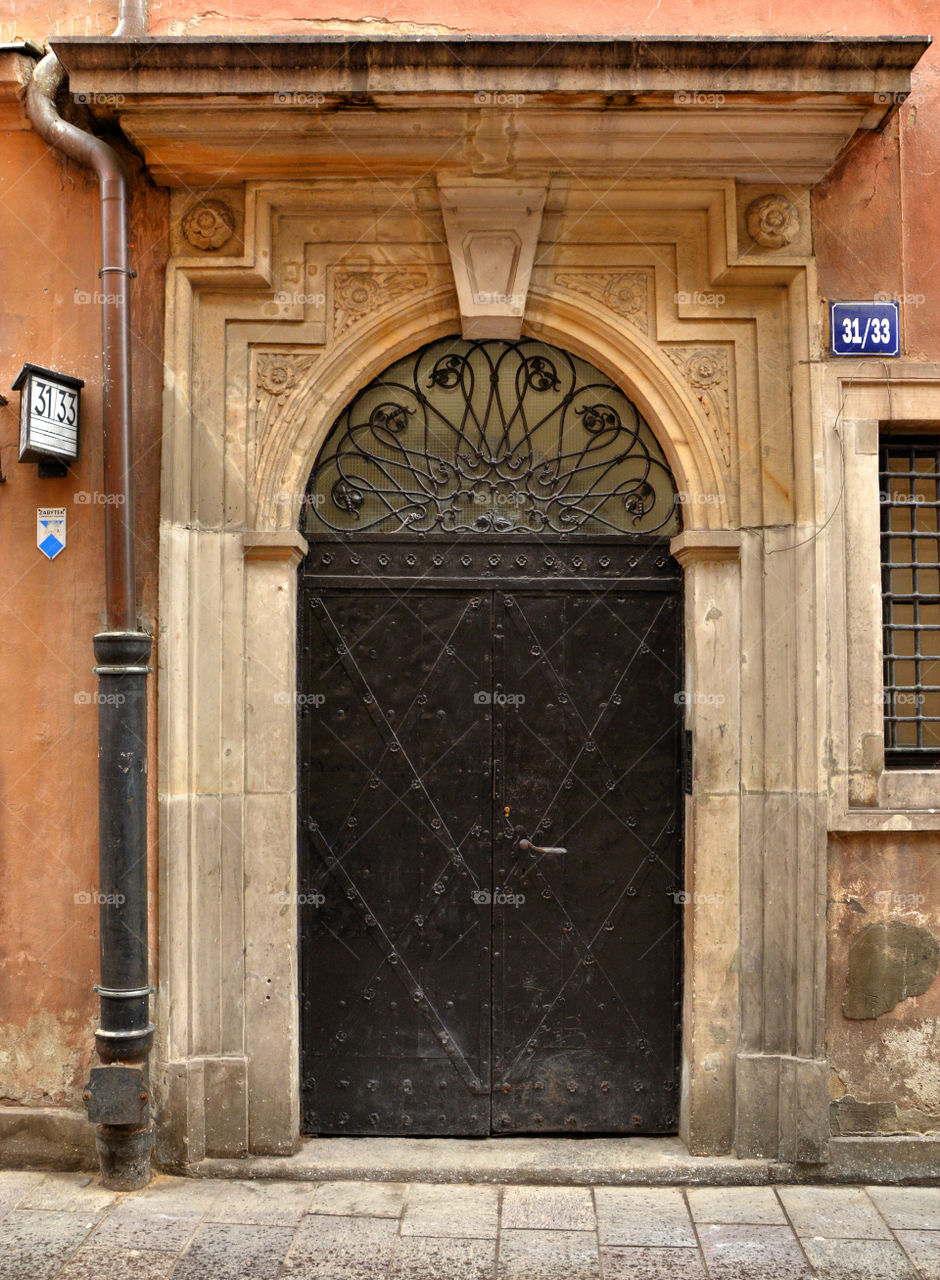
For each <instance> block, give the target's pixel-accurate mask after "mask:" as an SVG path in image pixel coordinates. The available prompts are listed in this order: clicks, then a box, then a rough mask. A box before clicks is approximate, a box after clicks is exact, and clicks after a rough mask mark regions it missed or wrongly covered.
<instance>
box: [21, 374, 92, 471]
mask: <svg viewBox="0 0 940 1280" xmlns="http://www.w3.org/2000/svg"><path fill="white" fill-rule="evenodd" d="M84 385H85V384H84V382H83V381H82V380H81V378H73V377H71V376H70V375H69V374H67V373H56V372H55V371H54V370H52V369H44V368H43V367H42V365H38V364H24V365H23V367H22V369H21V370H20V371H19V373H18V374H17V375H16V379H15V381H14V383H13V387H12V390H14V391H18V392H19V393H20V462H38V463H39V474H40V476H45V477H48V476H64V475H65V474H66V472H67V470H68V467H67V464H68V463H69V462H74V461H75V459H76V458H77V457H78V410H79V396H80V394H81V388H82V387H83V386H84Z"/></svg>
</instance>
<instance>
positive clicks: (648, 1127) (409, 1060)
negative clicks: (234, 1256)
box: [298, 538, 681, 1134]
mask: <svg viewBox="0 0 940 1280" xmlns="http://www.w3.org/2000/svg"><path fill="white" fill-rule="evenodd" d="M300 595H301V604H300V609H301V629H300V662H299V672H298V689H299V702H300V811H301V831H300V837H301V877H300V894H301V898H300V921H301V962H302V1001H303V1019H302V1031H303V1108H304V1127H305V1129H306V1130H307V1131H308V1132H318V1133H351V1134H355V1133H376V1134H485V1133H490V1132H494V1133H520V1132H530V1133H539V1132H546V1133H547V1132H568V1133H631V1132H633V1133H637V1132H639V1133H661V1132H670V1131H674V1130H675V1127H676V1109H677V1095H676V1088H677V1062H678V1058H677V1048H678V1046H677V1029H678V1018H679V1006H678V992H679V972H680V971H679V960H680V956H679V944H680V929H679V923H680V911H679V909H678V906H677V903H676V892H675V891H676V889H677V888H678V886H679V885H680V884H681V874H680V864H681V834H680V831H681V815H680V808H681V794H680V784H679V777H678V770H677V764H678V742H679V719H680V717H679V715H678V708H677V705H676V698H675V694H676V691H677V689H678V687H679V672H680V670H681V655H680V644H681V628H680V608H679V578H678V567H677V566H676V564H675V562H674V561H672V560H671V559H670V558H669V556H668V553H667V552H666V550H665V549H664V547H663V545H662V543H661V542H660V541H658V540H656V539H646V540H634V541H633V542H632V543H627V542H625V540H616V541H615V540H594V541H593V542H590V543H587V542H583V543H580V544H577V545H574V544H570V545H564V544H560V545H559V546H558V547H557V548H548V549H546V546H545V545H544V544H542V543H535V542H532V543H529V544H522V543H520V542H519V541H515V540H514V541H513V543H512V544H511V545H510V544H502V545H501V544H498V543H496V542H495V541H493V540H476V541H470V540H466V539H465V540H464V541H462V542H459V543H455V542H453V541H447V540H434V539H425V540H423V541H420V542H419V541H412V542H406V541H404V540H402V541H398V540H394V541H391V540H389V539H383V538H377V539H374V540H372V541H371V542H370V541H369V540H368V539H360V540H358V541H356V542H353V541H352V540H346V539H344V540H337V542H335V543H333V544H331V545H330V546H329V547H328V549H324V548H323V547H319V548H314V549H313V550H312V551H311V553H310V555H309V556H308V558H307V562H306V564H305V566H304V571H303V574H302V578H301V593H300ZM527 845H533V846H535V848H534V849H533V848H529V847H527ZM545 848H552V849H560V848H563V849H564V850H565V852H564V853H559V852H550V853H545V852H539V850H540V849H545Z"/></svg>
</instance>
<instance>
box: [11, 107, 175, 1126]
mask: <svg viewBox="0 0 940 1280" xmlns="http://www.w3.org/2000/svg"><path fill="white" fill-rule="evenodd" d="M135 186H136V188H137V195H136V198H135V200H134V208H133V215H132V224H133V235H132V239H134V240H135V242H136V243H137V244H138V250H137V251H136V264H137V267H138V270H139V271H140V280H139V282H138V286H137V291H138V294H139V295H140V296H141V298H142V305H139V306H138V308H137V311H136V314H135V319H134V324H135V330H136V338H135V343H134V362H135V374H136V378H137V394H136V405H137V414H136V419H137V421H136V426H137V438H138V441H139V443H138V447H137V455H138V458H139V462H138V466H137V469H136V474H137V487H138V492H139V509H138V529H139V534H140V540H139V543H138V546H139V547H140V548H141V552H140V564H139V576H140V585H141V592H142V602H143V620H144V621H145V623H147V624H148V625H151V626H152V624H153V619H154V616H155V603H156V551H155V545H156V535H157V521H158V502H159V470H158V466H159V450H158V448H157V445H158V435H157V433H158V432H159V425H160V407H159V406H160V401H159V394H160V387H161V385H162V362H161V355H160V349H161V345H160V344H161V340H162V339H161V330H162V282H161V275H162V267H163V261H164V258H165V236H164V230H163V221H164V215H163V212H162V211H163V209H164V207H165V203H166V201H165V196H164V194H163V193H162V192H155V191H153V190H151V189H150V188H149V187H148V186H147V185H146V184H143V185H141V184H140V183H139V182H138V183H135ZM98 236H99V219H98V190H97V183H96V181H95V180H94V178H93V176H91V175H90V174H89V173H88V171H87V170H85V169H83V168H81V167H80V166H78V165H75V164H72V163H69V162H66V161H65V160H63V159H61V158H58V157H56V156H54V155H53V154H52V153H50V152H49V151H48V150H47V148H46V147H45V145H44V144H43V143H42V142H41V141H40V139H39V138H38V137H37V136H36V135H35V134H34V133H32V132H30V131H27V130H20V131H11V132H7V133H0V245H2V246H3V250H4V252H3V284H2V289H0V391H2V393H3V394H5V395H6V396H7V398H8V400H9V402H10V403H9V404H8V406H7V407H6V408H3V409H0V457H2V465H3V472H4V475H5V476H6V483H5V484H3V485H0V547H2V548H3V554H2V556H0V671H2V678H0V1104H3V1103H9V1102H19V1103H22V1104H26V1105H33V1106H37V1105H45V1104H50V1103H53V1104H54V1103H67V1104H70V1105H73V1106H75V1105H77V1098H78V1092H79V1089H80V1086H81V1083H82V1081H83V1079H84V1078H85V1071H86V1070H87V1065H88V1057H89V1054H90V1048H91V1044H92V1031H93V1028H94V1019H95V1016H96V1009H97V1000H96V998H95V996H94V994H93V992H92V989H91V988H92V983H93V982H94V981H95V980H96V977H97V964H98V941H97V907H96V906H95V905H94V903H93V902H85V901H82V897H81V895H83V894H85V895H89V894H93V893H94V890H95V886H96V883H97V856H98V855H97V709H96V707H95V705H94V703H93V701H91V699H92V698H93V696H94V693H95V688H96V678H95V676H94V675H93V673H92V667H93V665H94V656H93V652H92V636H93V635H94V633H95V632H96V631H98V630H100V629H101V628H102V624H103V621H104V614H103V607H104V593H103V572H102V570H103V566H102V555H103V552H102V547H103V527H104V507H103V505H100V501H99V502H98V503H96V502H95V501H94V500H91V501H89V500H83V498H84V497H85V495H93V494H99V495H100V494H101V493H102V490H103V484H102V450H101V425H100V423H101V394H100V360H101V354H100V310H99V307H98V306H97V305H96V304H95V302H94V301H93V300H83V298H84V299H90V295H93V294H94V293H95V292H96V291H100V289H101V288H102V285H101V283H100V281H99V279H98V275H97V271H98V267H99V265H100V257H99V242H98ZM27 360H29V361H32V362H33V363H36V364H43V365H47V366H49V367H52V368H55V369H60V370H62V371H63V372H67V373H71V374H74V375H77V376H78V377H80V378H83V379H84V380H85V383H86V386H85V388H84V391H83V401H82V412H81V421H80V443H79V459H78V462H77V464H76V465H75V466H74V467H73V469H72V471H71V473H70V474H69V476H68V477H67V478H65V479H61V480H40V479H39V478H38V474H37V468H36V466H35V465H26V464H23V465H20V464H18V463H17V461H16V455H17V448H16V441H17V436H18V418H17V413H18V404H19V395H18V393H16V392H11V391H10V384H11V382H12V380H13V378H14V377H15V375H16V373H17V372H18V370H19V369H20V367H21V365H22V364H23V363H24V362H25V361H27ZM39 506H61V507H65V508H66V510H67V522H68V523H67V545H66V549H65V550H64V551H63V552H61V553H60V555H59V556H58V557H57V558H56V559H55V560H54V561H49V560H47V559H46V558H45V557H44V556H43V555H42V554H41V553H40V552H39V550H38V549H37V546H36V508H37V507H39ZM151 738H152V739H153V741H152V745H151V754H152V753H153V749H154V745H155V739H154V735H153V733H151ZM155 772H156V771H155V770H154V769H151V777H155ZM154 861H155V859H154Z"/></svg>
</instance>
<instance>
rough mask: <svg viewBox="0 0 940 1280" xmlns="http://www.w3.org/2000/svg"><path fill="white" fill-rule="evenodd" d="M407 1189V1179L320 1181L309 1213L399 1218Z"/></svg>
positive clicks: (277, 1184)
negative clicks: (388, 1180)
mask: <svg viewBox="0 0 940 1280" xmlns="http://www.w3.org/2000/svg"><path fill="white" fill-rule="evenodd" d="M270 1185H273V1186H281V1185H283V1184H281V1183H277V1182H276V1183H272V1184H270ZM407 1191H408V1187H407V1184H406V1183H404V1182H321V1183H320V1185H319V1186H318V1187H317V1189H316V1191H315V1193H314V1196H313V1199H312V1200H311V1202H310V1208H309V1212H310V1213H330V1214H338V1215H339V1216H341V1217H343V1216H350V1217H367V1218H399V1217H401V1211H402V1209H403V1208H404V1206H405V1195H406V1193H407Z"/></svg>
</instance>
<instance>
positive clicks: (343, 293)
mask: <svg viewBox="0 0 940 1280" xmlns="http://www.w3.org/2000/svg"><path fill="white" fill-rule="evenodd" d="M427 287H428V273H427V272H426V271H421V270H413V269H411V268H406V267H356V268H355V269H352V270H349V269H346V268H342V269H339V268H337V269H334V271H333V336H334V338H338V337H340V335H341V334H343V333H345V332H346V330H347V329H350V328H351V327H352V326H353V325H354V324H358V323H359V322H360V321H361V320H364V319H365V318H366V317H367V316H369V315H370V314H372V313H373V312H376V311H381V310H382V309H383V308H385V307H387V306H388V305H389V303H391V302H394V301H395V300H396V299H397V298H401V297H404V295H405V294H408V293H415V292H417V290H419V289H427Z"/></svg>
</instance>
